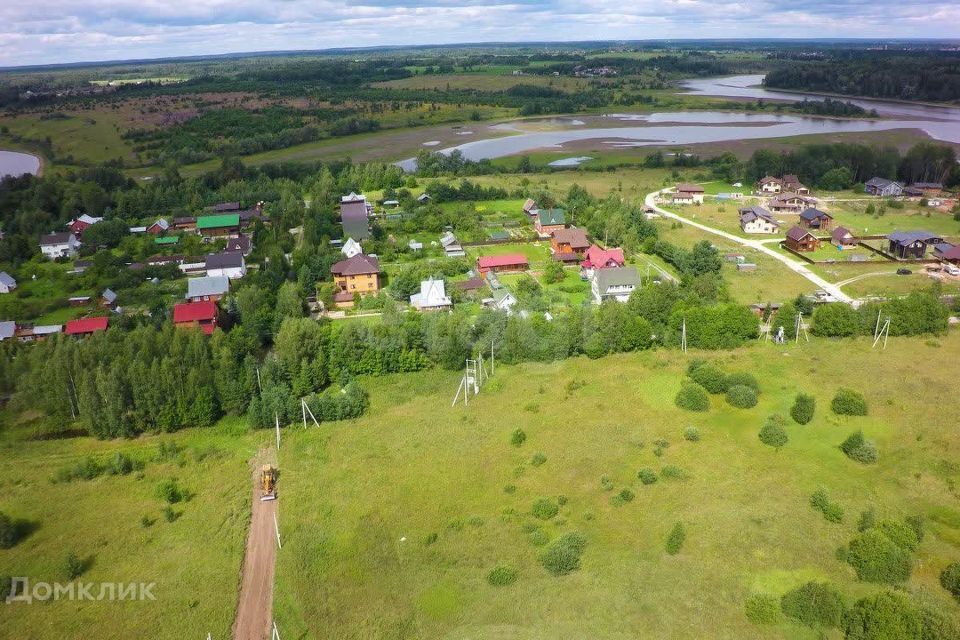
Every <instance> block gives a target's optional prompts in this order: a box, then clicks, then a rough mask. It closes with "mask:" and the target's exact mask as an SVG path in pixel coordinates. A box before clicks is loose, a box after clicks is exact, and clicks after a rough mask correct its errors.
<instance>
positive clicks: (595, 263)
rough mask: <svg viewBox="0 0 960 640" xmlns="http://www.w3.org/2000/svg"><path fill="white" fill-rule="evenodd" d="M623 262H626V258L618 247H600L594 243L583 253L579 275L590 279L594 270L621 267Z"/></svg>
mask: <svg viewBox="0 0 960 640" xmlns="http://www.w3.org/2000/svg"><path fill="white" fill-rule="evenodd" d="M624 264H626V260H624V257H623V249H621V248H619V247H615V248H613V249H601V248H600V247H598V246H597V245H595V244H594V245H591V246H590V248H589V249H587V251H586V253H584V254H583V262H581V263H580V277H581V278H585V279H590V278H592V277H593V273H594V271H597V270H599V269H613V268H615V267H622V266H623V265H624Z"/></svg>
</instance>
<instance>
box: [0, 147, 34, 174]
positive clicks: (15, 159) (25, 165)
mask: <svg viewBox="0 0 960 640" xmlns="http://www.w3.org/2000/svg"><path fill="white" fill-rule="evenodd" d="M38 171H40V158H38V157H37V156H34V155H30V154H29V153H20V152H19V151H3V150H2V149H0V178H3V177H4V176H22V175H23V174H25V173H32V174H34V175H36V174H37V172H38Z"/></svg>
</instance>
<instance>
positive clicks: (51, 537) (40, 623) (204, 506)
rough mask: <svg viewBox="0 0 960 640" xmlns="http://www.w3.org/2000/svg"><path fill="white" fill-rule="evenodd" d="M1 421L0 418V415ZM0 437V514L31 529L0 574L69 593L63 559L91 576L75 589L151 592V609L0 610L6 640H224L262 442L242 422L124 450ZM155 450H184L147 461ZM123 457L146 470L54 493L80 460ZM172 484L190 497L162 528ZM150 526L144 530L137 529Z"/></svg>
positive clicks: (114, 604) (147, 605)
mask: <svg viewBox="0 0 960 640" xmlns="http://www.w3.org/2000/svg"><path fill="white" fill-rule="evenodd" d="M2 417H3V418H10V417H11V416H9V415H8V414H4V415H3V416H2ZM9 422H10V421H8V422H7V426H6V428H5V429H4V430H3V431H0V449H2V453H3V459H4V461H5V464H4V465H3V467H2V469H0V487H2V491H0V511H3V512H4V513H6V514H8V515H9V516H11V517H12V518H15V519H23V520H26V521H28V522H30V523H31V525H32V527H33V531H32V533H30V534H29V535H28V536H27V537H26V538H25V539H23V540H22V541H21V542H20V543H19V544H18V545H16V546H15V547H13V548H12V549H8V550H0V575H4V576H7V575H14V576H29V577H30V580H31V582H36V581H46V582H63V583H65V582H67V581H68V580H67V576H66V574H65V569H64V568H63V565H64V558H65V557H66V555H67V554H68V553H70V552H73V553H75V554H76V555H77V556H78V557H79V558H81V559H82V560H84V561H85V562H86V563H87V564H88V565H89V566H88V568H87V570H86V571H85V572H84V573H83V575H82V577H81V578H80V580H81V581H82V582H93V583H96V584H97V585H98V588H96V589H95V590H94V592H93V594H94V595H93V597H94V598H95V597H96V595H97V594H98V593H99V583H101V582H123V583H130V582H137V583H139V582H144V583H150V582H154V583H156V586H155V587H154V588H153V594H154V596H155V598H156V600H153V601H149V600H148V601H142V602H137V601H110V600H101V601H87V600H83V601H80V600H74V601H70V600H58V601H49V602H42V603H37V602H34V603H33V604H31V605H28V604H22V603H19V604H11V605H5V606H4V615H5V618H4V623H3V632H0V636H4V637H30V638H35V639H38V640H39V639H44V638H51V639H53V638H80V637H90V636H91V635H100V636H102V637H110V638H123V637H127V638H132V637H147V636H149V637H150V638H185V637H193V636H197V637H206V634H207V633H208V632H209V633H212V634H213V637H215V638H227V637H229V636H230V629H231V625H232V624H233V617H234V612H235V609H236V604H237V590H238V588H239V576H240V566H241V562H242V559H243V550H244V545H245V537H246V531H247V527H248V522H249V513H250V478H251V475H250V470H249V467H248V460H249V459H250V458H251V457H252V456H253V455H254V453H255V452H256V451H257V449H258V446H259V444H260V443H261V442H264V441H267V440H269V436H270V434H269V433H266V432H264V433H257V434H250V433H248V432H247V430H246V425H245V422H244V421H243V420H237V419H234V420H224V421H223V422H221V423H220V424H219V425H218V426H215V427H213V428H210V429H191V430H186V431H183V432H180V433H177V434H173V435H163V436H150V437H143V438H139V439H137V440H134V441H124V440H118V441H111V442H101V441H97V440H94V439H92V438H74V439H67V440H51V441H33V440H27V439H25V436H28V435H29V433H30V427H29V425H22V426H18V425H11V424H10V423H9ZM161 442H165V443H168V444H169V443H176V444H177V445H178V446H180V447H182V453H181V455H180V456H179V457H178V458H175V459H167V460H164V461H158V460H157V448H158V446H159V444H160V443H161ZM117 451H122V452H125V453H127V454H129V455H130V456H131V457H132V458H134V459H136V460H143V461H146V466H145V468H144V469H143V470H142V472H136V471H135V472H133V473H131V474H130V475H127V476H109V475H106V476H101V477H99V478H96V479H94V480H75V481H72V482H57V483H54V482H52V479H53V478H54V476H55V475H56V474H57V473H58V472H59V471H60V470H61V469H65V468H69V467H72V466H73V465H75V464H77V463H78V462H80V461H82V460H83V459H85V458H86V457H88V456H93V457H95V458H96V459H98V460H101V461H106V460H108V459H109V458H110V457H111V456H112V455H113V454H114V453H115V452H117ZM171 477H173V478H176V479H177V481H178V483H179V484H180V486H182V487H184V488H185V489H187V490H188V492H189V493H190V494H191V497H190V499H189V500H187V501H186V502H181V503H178V504H175V505H173V509H174V512H175V513H178V514H180V515H179V517H178V518H177V519H176V520H175V521H173V522H168V521H167V520H166V519H165V517H164V515H163V513H162V509H163V507H164V505H165V502H164V501H163V500H161V499H160V498H158V497H157V493H156V487H157V485H158V484H159V483H160V482H161V481H164V480H166V479H168V478H171ZM145 517H146V518H147V519H148V520H149V521H150V525H149V526H144V524H143V522H142V521H141V520H142V518H145Z"/></svg>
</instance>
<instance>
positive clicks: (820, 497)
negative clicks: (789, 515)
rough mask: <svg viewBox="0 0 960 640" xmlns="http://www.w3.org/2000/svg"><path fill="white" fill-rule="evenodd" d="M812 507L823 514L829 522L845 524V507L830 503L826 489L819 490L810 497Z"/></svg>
mask: <svg viewBox="0 0 960 640" xmlns="http://www.w3.org/2000/svg"><path fill="white" fill-rule="evenodd" d="M810 506H812V507H813V508H814V509H816V510H817V511H819V512H820V513H822V514H823V517H824V519H826V520H827V522H836V523H840V522H843V507H841V506H840V505H839V504H837V503H836V502H830V498H829V496H827V492H826V491H825V490H824V489H817V490H816V491H814V492H813V495H811V496H810Z"/></svg>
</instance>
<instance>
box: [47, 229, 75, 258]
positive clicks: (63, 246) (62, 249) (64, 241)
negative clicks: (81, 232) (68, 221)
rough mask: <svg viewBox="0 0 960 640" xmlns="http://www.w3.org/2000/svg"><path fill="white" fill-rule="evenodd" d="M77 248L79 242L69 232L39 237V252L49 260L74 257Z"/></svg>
mask: <svg viewBox="0 0 960 640" xmlns="http://www.w3.org/2000/svg"><path fill="white" fill-rule="evenodd" d="M79 248H80V241H78V240H77V236H75V235H74V234H73V233H70V232H69V231H63V232H61V233H50V234H47V235H45V236H40V251H42V252H43V255H44V256H46V257H47V258H50V259H51V260H56V259H57V258H66V257H72V256H75V255H76V254H77V249H79Z"/></svg>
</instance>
